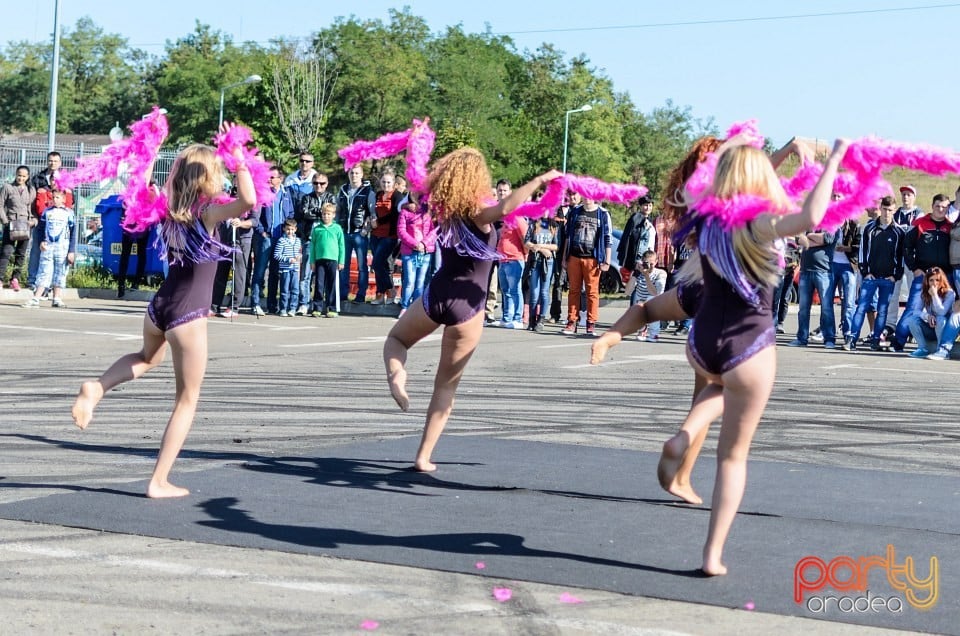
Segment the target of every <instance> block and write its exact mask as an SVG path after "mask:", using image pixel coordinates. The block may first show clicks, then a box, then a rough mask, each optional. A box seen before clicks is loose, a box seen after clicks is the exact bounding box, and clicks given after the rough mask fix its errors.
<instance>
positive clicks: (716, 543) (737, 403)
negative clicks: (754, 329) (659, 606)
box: [703, 347, 777, 575]
mask: <svg viewBox="0 0 960 636" xmlns="http://www.w3.org/2000/svg"><path fill="white" fill-rule="evenodd" d="M776 364H777V354H776V349H775V348H774V347H767V348H766V349H763V350H762V351H760V352H759V353H758V354H757V355H755V356H753V357H752V358H750V359H749V360H746V361H745V362H743V363H742V364H740V365H739V366H737V367H735V368H734V369H731V370H730V371H728V372H727V373H724V374H723V384H724V390H723V402H724V412H723V420H722V423H721V426H720V439H719V441H718V443H717V479H716V483H715V484H714V487H713V504H712V510H711V512H710V529H709V531H708V533H707V542H706V544H705V545H704V547H703V571H704V572H705V573H707V574H712V575H715V574H726V572H727V568H726V566H725V565H724V564H723V560H722V557H723V545H724V543H725V542H726V540H727V535H728V534H729V532H730V526H731V525H732V524H733V519H734V517H736V514H737V510H738V509H739V507H740V501H741V500H742V499H743V491H744V488H745V487H746V482H747V455H748V454H749V452H750V443H751V441H752V440H753V434H754V433H755V432H756V430H757V425H758V424H759V423H760V417H761V416H762V415H763V411H764V409H765V408H766V406H767V400H769V399H770V393H771V392H772V391H773V379H774V369H776Z"/></svg>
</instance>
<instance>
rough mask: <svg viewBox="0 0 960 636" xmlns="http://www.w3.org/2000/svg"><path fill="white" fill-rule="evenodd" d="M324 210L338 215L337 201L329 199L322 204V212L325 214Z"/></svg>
mask: <svg viewBox="0 0 960 636" xmlns="http://www.w3.org/2000/svg"><path fill="white" fill-rule="evenodd" d="M324 212H330V213H331V214H333V215H334V216H336V215H337V205H336V204H335V203H330V202H329V201H327V202H326V203H324V204H323V205H322V206H320V214H323V213H324Z"/></svg>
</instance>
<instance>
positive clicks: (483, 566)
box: [476, 561, 487, 570]
mask: <svg viewBox="0 0 960 636" xmlns="http://www.w3.org/2000/svg"><path fill="white" fill-rule="evenodd" d="M485 567H487V564H486V563H484V562H483V561H477V565H476V568H477V569H478V570H482V569H483V568H485Z"/></svg>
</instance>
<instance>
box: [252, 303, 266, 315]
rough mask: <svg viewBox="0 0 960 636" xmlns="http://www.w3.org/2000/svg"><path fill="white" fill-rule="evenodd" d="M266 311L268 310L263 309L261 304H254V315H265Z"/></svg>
mask: <svg viewBox="0 0 960 636" xmlns="http://www.w3.org/2000/svg"><path fill="white" fill-rule="evenodd" d="M265 313H266V312H264V311H263V307H261V306H260V305H254V306H253V315H254V316H263V315H265Z"/></svg>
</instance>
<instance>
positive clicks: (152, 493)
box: [147, 481, 190, 499]
mask: <svg viewBox="0 0 960 636" xmlns="http://www.w3.org/2000/svg"><path fill="white" fill-rule="evenodd" d="M189 494H190V491H189V490H187V489H186V488H181V487H180V486H174V485H173V484H171V483H170V482H165V483H162V484H160V483H155V482H153V481H151V482H150V484H149V485H148V486H147V497H149V498H150V499H170V498H171V497H186V496H187V495H189Z"/></svg>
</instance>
